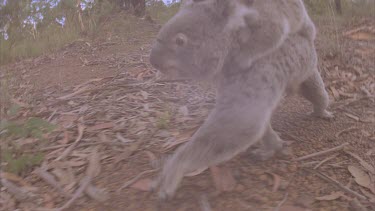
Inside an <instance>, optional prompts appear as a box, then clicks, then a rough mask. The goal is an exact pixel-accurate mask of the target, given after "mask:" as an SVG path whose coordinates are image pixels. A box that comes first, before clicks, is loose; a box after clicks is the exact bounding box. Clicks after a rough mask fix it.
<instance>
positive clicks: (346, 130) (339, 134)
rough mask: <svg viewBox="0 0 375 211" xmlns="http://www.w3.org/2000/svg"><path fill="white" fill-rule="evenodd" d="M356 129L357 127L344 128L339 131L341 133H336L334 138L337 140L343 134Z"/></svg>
mask: <svg viewBox="0 0 375 211" xmlns="http://www.w3.org/2000/svg"><path fill="white" fill-rule="evenodd" d="M356 129H358V128H357V127H349V128H346V129H344V130H341V131H339V132H338V133H336V135H335V137H336V138H339V137H340V136H341V135H342V134H343V133H347V132H349V131H352V130H356Z"/></svg>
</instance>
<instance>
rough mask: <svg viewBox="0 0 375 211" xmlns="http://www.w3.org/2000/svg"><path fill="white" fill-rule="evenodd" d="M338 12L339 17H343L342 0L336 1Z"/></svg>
mask: <svg viewBox="0 0 375 211" xmlns="http://www.w3.org/2000/svg"><path fill="white" fill-rule="evenodd" d="M335 5H336V12H337V14H339V15H342V7H341V0H335Z"/></svg>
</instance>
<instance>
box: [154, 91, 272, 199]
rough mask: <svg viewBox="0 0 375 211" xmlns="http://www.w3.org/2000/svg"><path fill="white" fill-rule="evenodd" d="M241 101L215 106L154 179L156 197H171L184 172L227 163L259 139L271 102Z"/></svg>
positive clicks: (265, 123)
mask: <svg viewBox="0 0 375 211" xmlns="http://www.w3.org/2000/svg"><path fill="white" fill-rule="evenodd" d="M241 98H242V97H241ZM272 99H274V98H272ZM243 101H244V100H242V101H241V103H233V100H232V99H229V100H228V101H227V103H228V104H227V105H218V106H217V108H215V109H214V110H213V111H212V112H211V114H210V116H209V117H208V119H207V120H206V121H205V123H204V124H203V125H202V126H201V127H200V128H199V130H198V131H197V132H196V133H195V134H194V135H193V137H192V138H191V140H190V141H189V142H187V143H186V144H185V145H183V146H181V147H180V148H178V149H177V151H176V152H175V154H174V155H173V156H172V157H171V158H170V159H168V160H167V162H166V163H165V165H164V168H163V170H162V172H161V175H160V177H159V180H158V185H159V197H160V198H162V199H165V198H169V197H172V196H173V195H174V192H175V190H176V189H177V187H178V185H179V183H180V182H181V180H182V178H183V177H184V175H186V174H187V173H190V172H193V171H195V170H198V169H201V168H205V167H209V166H213V165H217V164H219V163H222V162H224V161H227V160H229V159H231V158H233V157H234V156H236V155H237V154H238V153H240V152H242V151H245V150H246V149H247V148H248V147H249V146H250V145H252V144H254V143H256V142H257V141H259V140H260V139H261V137H262V136H263V134H264V132H265V131H266V130H267V124H268V122H269V121H270V117H271V113H272V109H273V107H274V106H273V105H272V104H273V102H271V103H269V102H268V101H267V100H264V99H258V100H249V101H251V102H250V103H243ZM249 101H248V102H249ZM219 104H220V103H219Z"/></svg>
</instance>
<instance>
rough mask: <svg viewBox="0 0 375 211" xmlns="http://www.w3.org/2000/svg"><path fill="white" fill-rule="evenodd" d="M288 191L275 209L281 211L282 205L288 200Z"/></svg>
mask: <svg viewBox="0 0 375 211" xmlns="http://www.w3.org/2000/svg"><path fill="white" fill-rule="evenodd" d="M288 195H289V194H288V193H286V194H285V196H284V198H283V200H282V201H281V202H279V204H278V205H277V207H275V209H274V211H279V210H280V208H281V206H283V204H284V203H285V202H286V200H287V199H288Z"/></svg>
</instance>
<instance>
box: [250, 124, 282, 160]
mask: <svg viewBox="0 0 375 211" xmlns="http://www.w3.org/2000/svg"><path fill="white" fill-rule="evenodd" d="M282 149H283V140H282V139H281V138H280V137H279V135H278V134H277V133H276V132H275V131H274V130H273V129H272V126H271V124H270V123H269V124H268V127H267V130H266V132H265V133H264V135H263V137H262V145H261V147H260V148H259V149H256V150H254V151H252V152H251V154H252V155H253V156H254V157H255V158H256V159H259V160H268V159H270V158H271V157H273V156H274V155H275V154H276V153H278V152H280V151H281V150H282Z"/></svg>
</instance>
